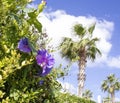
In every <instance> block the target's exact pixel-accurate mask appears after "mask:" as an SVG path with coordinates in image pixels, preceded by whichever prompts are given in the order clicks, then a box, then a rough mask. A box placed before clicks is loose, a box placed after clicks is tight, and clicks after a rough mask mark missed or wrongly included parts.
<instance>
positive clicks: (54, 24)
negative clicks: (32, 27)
mask: <svg viewBox="0 0 120 103" xmlns="http://www.w3.org/2000/svg"><path fill="white" fill-rule="evenodd" d="M38 19H39V21H40V22H41V23H42V24H43V28H44V29H46V31H47V34H48V35H49V37H51V38H53V40H52V44H53V45H55V46H57V45H58V44H59V43H60V42H61V39H62V37H71V38H75V37H74V36H73V35H72V34H73V33H72V27H73V25H74V24H75V23H81V24H83V25H84V26H88V25H90V24H92V23H94V22H96V28H95V31H94V33H93V35H94V37H98V38H100V42H98V43H97V46H98V48H99V49H100V50H101V52H102V56H101V57H98V58H97V59H96V62H95V63H94V64H92V66H94V65H98V63H99V64H107V65H108V66H113V67H118V64H119V62H120V58H115V57H110V56H109V53H110V50H111V48H112V44H111V42H110V40H111V37H112V31H113V30H114V23H113V22H110V21H106V20H99V19H97V18H96V17H92V16H88V17H86V16H74V15H69V14H67V13H66V12H65V11H63V10H57V11H55V12H49V13H42V14H40V15H39V17H38ZM116 61H117V62H118V61H119V62H118V63H116ZM88 66H91V63H89V62H88Z"/></svg>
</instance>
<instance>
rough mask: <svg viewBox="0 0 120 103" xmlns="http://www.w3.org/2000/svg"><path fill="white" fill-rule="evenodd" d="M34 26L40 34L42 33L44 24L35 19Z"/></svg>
mask: <svg viewBox="0 0 120 103" xmlns="http://www.w3.org/2000/svg"><path fill="white" fill-rule="evenodd" d="M33 24H34V26H35V27H36V28H37V30H38V31H39V32H41V31H42V24H41V23H40V22H39V21H38V20H37V19H34V21H33Z"/></svg>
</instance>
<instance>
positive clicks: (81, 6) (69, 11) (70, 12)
mask: <svg viewBox="0 0 120 103" xmlns="http://www.w3.org/2000/svg"><path fill="white" fill-rule="evenodd" d="M40 2H41V1H40V0H35V1H34V3H35V4H39V3H40ZM119 4H120V0H47V6H46V8H45V10H44V13H42V14H41V15H40V16H39V18H38V19H39V20H40V22H42V24H43V27H44V28H45V29H46V30H47V33H48V34H49V35H50V37H53V43H54V44H58V43H59V41H60V40H59V38H61V37H63V36H67V37H72V36H71V35H70V34H71V31H70V30H71V27H72V25H73V24H74V23H75V22H79V23H82V24H83V25H84V26H88V25H90V24H91V23H93V22H96V28H95V32H94V35H95V36H98V37H99V38H100V39H101V41H100V43H98V47H99V48H100V49H101V51H102V53H103V56H102V57H98V59H97V60H96V62H95V63H91V62H88V63H87V67H86V74H87V78H86V82H85V89H90V90H91V91H92V92H93V94H94V99H95V100H97V96H98V95H101V97H104V96H107V94H106V93H103V92H102V91H101V89H100V86H101V82H102V81H103V80H105V79H106V77H107V76H108V75H109V74H111V73H114V74H115V75H116V77H118V78H120V66H119V64H120V48H119V45H120V37H119V34H120V29H119V28H120V6H119ZM55 57H56V58H57V61H56V64H59V63H60V62H61V63H63V64H64V65H65V64H66V63H67V62H66V61H64V62H63V60H62V59H61V58H60V56H59V55H58V54H56V56H55ZM77 69H78V66H77V64H75V63H74V64H73V65H72V66H71V69H70V72H69V75H68V76H67V77H66V78H65V80H64V82H63V84H66V85H67V86H69V87H70V88H72V89H70V91H71V92H75V91H76V89H75V88H77V77H76V75H77V72H78V71H77ZM116 97H117V98H120V92H117V93H116Z"/></svg>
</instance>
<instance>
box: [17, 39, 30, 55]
mask: <svg viewBox="0 0 120 103" xmlns="http://www.w3.org/2000/svg"><path fill="white" fill-rule="evenodd" d="M18 49H19V50H20V51H22V52H26V53H29V52H31V48H30V45H29V42H28V38H22V39H20V41H19V43H18Z"/></svg>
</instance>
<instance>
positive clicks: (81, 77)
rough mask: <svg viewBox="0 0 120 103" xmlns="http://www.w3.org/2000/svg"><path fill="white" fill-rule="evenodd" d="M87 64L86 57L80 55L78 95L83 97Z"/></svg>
mask: <svg viewBox="0 0 120 103" xmlns="http://www.w3.org/2000/svg"><path fill="white" fill-rule="evenodd" d="M85 64H86V60H85V57H84V56H83V57H80V60H79V73H78V96H79V97H82V94H83V90H84V83H85V79H86V75H85Z"/></svg>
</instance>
